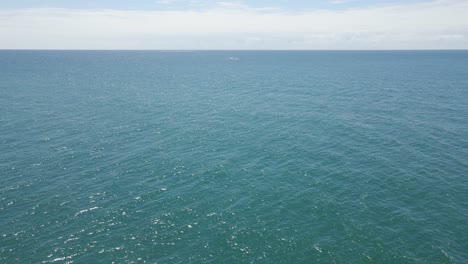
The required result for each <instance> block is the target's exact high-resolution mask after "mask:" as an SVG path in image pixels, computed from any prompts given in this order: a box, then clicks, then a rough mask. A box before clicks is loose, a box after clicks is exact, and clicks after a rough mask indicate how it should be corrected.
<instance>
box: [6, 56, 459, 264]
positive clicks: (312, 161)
mask: <svg viewBox="0 0 468 264" xmlns="http://www.w3.org/2000/svg"><path fill="white" fill-rule="evenodd" d="M0 263H468V51H310V52H307V51H294V52H292V51H291V52H287V51H243V52H241V51H194V52H158V51H0Z"/></svg>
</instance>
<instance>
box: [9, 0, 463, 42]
mask: <svg viewBox="0 0 468 264" xmlns="http://www.w3.org/2000/svg"><path fill="white" fill-rule="evenodd" d="M0 49H111V50H122V49H123V50H127V49H130V50H212V49H215V50H225V49H230V50H232V49H235V50H277V49H279V50H362V49H364V50H368V49H370V50H374V49H392V50H393V49H468V0H412V1H401V0H378V1H370V0H319V1H312V0H309V1H306V0H269V1H267V0H251V1H229V0H226V1H216V0H80V1H77V0H74V1H70V0H42V1H37V0H2V1H0Z"/></svg>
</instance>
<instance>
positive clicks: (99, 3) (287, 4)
mask: <svg viewBox="0 0 468 264" xmlns="http://www.w3.org/2000/svg"><path fill="white" fill-rule="evenodd" d="M222 2H232V3H242V4H245V5H248V6H250V7H254V8H271V7H275V8H279V9H281V10H285V11H299V10H301V11H305V10H313V9H329V10H336V9H346V8H359V7H367V6H377V5H391V4H401V3H415V2H418V0H412V1H411V0H406V1H401V0H372V1H371V0H316V1H307V0H250V1H222V0H221V1H218V0H136V1H135V0H79V1H77V0H42V1H38V0H6V1H5V0H3V1H0V8H51V7H55V8H71V9H118V10H201V9H206V8H212V7H216V6H218V5H219V3H222ZM419 2H421V1H419Z"/></svg>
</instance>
